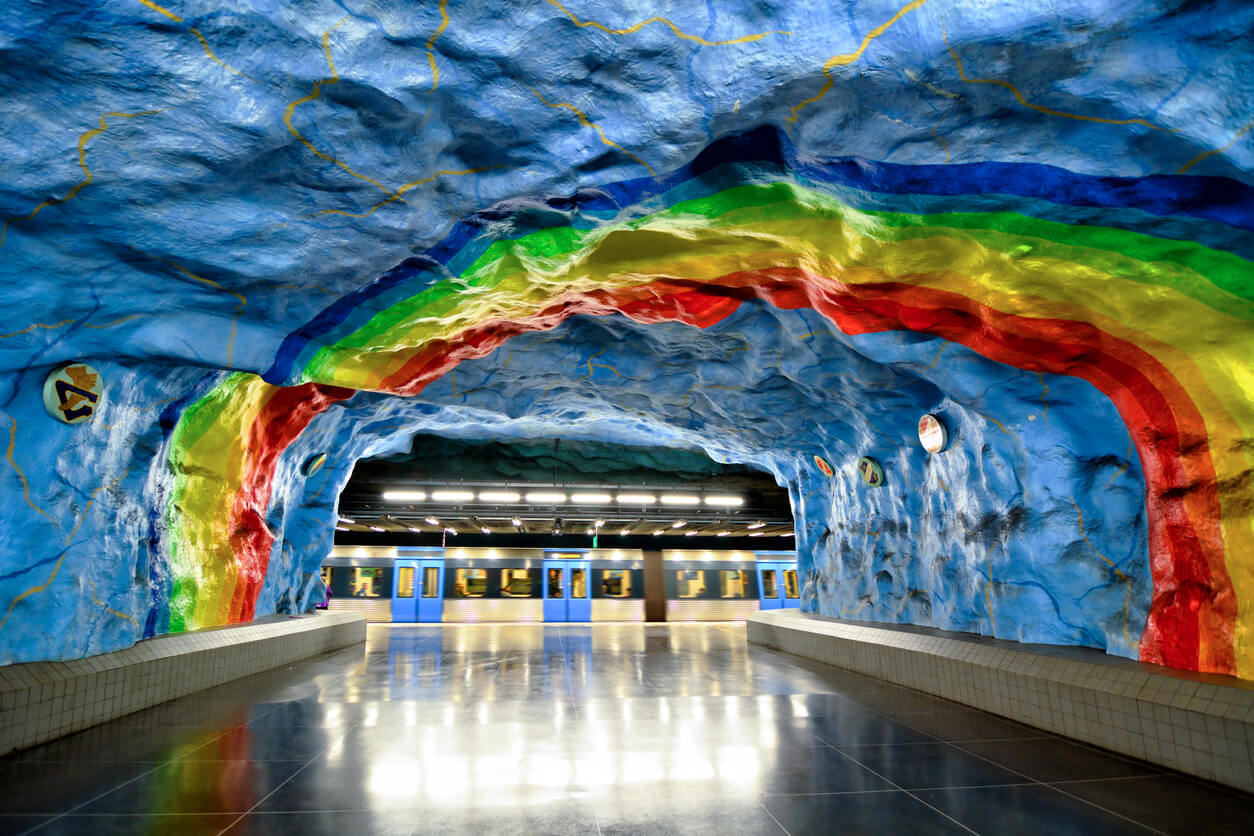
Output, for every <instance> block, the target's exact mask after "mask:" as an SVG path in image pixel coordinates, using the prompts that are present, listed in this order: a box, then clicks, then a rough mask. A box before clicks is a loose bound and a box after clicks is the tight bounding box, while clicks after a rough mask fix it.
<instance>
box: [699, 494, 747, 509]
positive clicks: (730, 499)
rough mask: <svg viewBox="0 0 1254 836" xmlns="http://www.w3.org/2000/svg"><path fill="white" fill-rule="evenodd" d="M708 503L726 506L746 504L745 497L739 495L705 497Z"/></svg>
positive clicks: (733, 506) (732, 506)
mask: <svg viewBox="0 0 1254 836" xmlns="http://www.w3.org/2000/svg"><path fill="white" fill-rule="evenodd" d="M705 504H706V505H719V506H722V507H725V508H735V507H739V506H741V505H744V504H745V501H744V498H743V497H739V496H707V497H706V498H705Z"/></svg>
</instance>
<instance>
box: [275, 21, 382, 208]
mask: <svg viewBox="0 0 1254 836" xmlns="http://www.w3.org/2000/svg"><path fill="white" fill-rule="evenodd" d="M347 21H348V17H347V16H346V17H344V18H341V19H340V21H339V23H336V24H335V25H334V26H332V27H331V28H330V29H328V30H327V31H325V32H323V33H322V51H323V52H324V53H325V54H326V58H327V67H329V68H330V70H331V75H330V77H329V78H326V79H324V80H322V81H315V82H314V84H313V92H312V93H310V94H309V95H308V96H304V97H302V98H299V99H297V100H296V101H294V102H292V103H290V104H289V105H288V106H287V109H286V110H284V111H283V124H285V125H287V129H288V130H289V131H291V133H292V136H294V137H296V138H297V139H298V140H300V142H301V144H302V145H304V146H305V147H306V148H308V149H309V150H310V151H311V152H312V153H313V154H314V155H316V156H318V157H320V158H322V159H324V160H326V161H327V162H330V163H334V164H335V165H337V166H339V167H340V168H342V169H343V170H344V171H346V172H348V173H349V174H351V175H352V176H353V177H356V178H357V179H358V180H363V181H365V182H367V183H369V184H370V185H372V186H374V187H376V188H378V189H379V190H381V191H382V192H383V193H384V194H389V195H393V196H394V197H395V195H394V194H393V192H392V190H391V189H389V188H388V187H387V186H385V185H383V184H382V183H380V182H379V181H378V180H375V179H373V178H371V177H367V176H366V175H364V174H360V173H358V172H356V171H353V169H352V168H350V167H349V165H348V163H345V162H344V161H342V160H340V159H338V158H337V157H333V156H331V155H330V154H324V153H323V152H321V151H319V150H318V149H317V148H316V147H315V146H314V144H313V143H312V142H310V141H309V140H308V139H306V138H305V136H304V135H303V134H301V132H300V131H298V130H296V126H295V125H293V124H292V116H293V115H294V114H295V113H296V108H298V107H300V106H301V105H303V104H305V103H306V102H312V101H314V100H315V99H317V98H318V97H320V96H321V95H322V88H323V87H325V86H327V85H328V84H335V83H336V82H337V81H339V80H340V73H339V70H337V69H336V68H335V59H334V58H333V57H332V56H331V33H332V32H334V31H335V30H336V29H339V28H340V27H341V26H343V25H344V24H345V23H346V22H347Z"/></svg>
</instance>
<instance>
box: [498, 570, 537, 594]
mask: <svg viewBox="0 0 1254 836" xmlns="http://www.w3.org/2000/svg"><path fill="white" fill-rule="evenodd" d="M501 597H503V598H530V597H531V573H530V572H528V571H527V570H526V569H502V570H501Z"/></svg>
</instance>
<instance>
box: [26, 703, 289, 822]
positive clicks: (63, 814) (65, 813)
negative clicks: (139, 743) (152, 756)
mask: <svg viewBox="0 0 1254 836" xmlns="http://www.w3.org/2000/svg"><path fill="white" fill-rule="evenodd" d="M278 710H279V706H277V705H276V706H274V708H271V709H270V711H278ZM270 711H267V712H266V713H265V714H262V715H261V716H262V717H264V716H266V714H269V713H270ZM248 722H251V720H250V721H248ZM248 722H244V723H240V724H238V725H235V726H232V727H231V728H229V729H227V730H226V731H224V732H222V734H220V735H218V736H217V737H214V738H212V739H210V740H206V741H205V742H204V743H202V744H201V745H200V746H197V747H196V748H195V749H192V750H191V752H188V753H187V754H189V755H190V754H192V752H198V751H200V750H201V749H203V748H204V747H206V746H208V745H209V744H210V743H216V742H217V741H219V740H221V739H222V738H224V737H226V736H227V735H228V734H230V733H231V732H233V731H236V730H237V729H242V728H244V727H245V726H247V725H248ZM183 757H184V756H182V755H180V756H179V757H177V758H169V759H167V760H164V761H161V762H160V763H158V764H157V765H156V766H154V767H153V768H152V769H149V770H146V771H144V772H141V773H140V774H138V775H136V776H135V777H134V778H132V779H131V780H129V781H123V782H122V783H121V784H118V785H117V786H115V787H110V788H109V789H107V790H105V791H104V792H102V793H100V795H97V796H96V797H95V798H89V799H87V800H86V801H84V802H82V803H81V804H76V805H75V806H73V807H71V808H70V809H68V810H65V811H63V812H61V813H55V814H52V818H50V819H48V820H47V821H45V822H42V823H41V824H37V825H35V826H34V827H32V828H31V829H30V830H25V831H23V832H22V834H21V836H26V834H27V833H35V832H36V831H38V830H40V829H41V828H44V827H47V826H48V825H50V824H52V823H53V822H55V821H60V820H61V819H63V818H65V817H66V816H68V815H71V814H73V812H74V811H75V810H79V809H82V808H83V807H86V806H87V805H88V804H92V803H94V802H96V801H99V800H100V799H102V798H104V797H105V796H106V795H108V794H109V793H111V792H116V791H117V790H120V789H122V787H128V786H130V785H131V784H133V783H135V782H136V781H138V780H139V779H140V778H146V777H147V776H149V775H151V774H152V773H154V772H156V771H157V770H158V769H160V768H161V767H163V766H165V765H166V764H167V763H174V761H178V760H182V759H183ZM133 762H134V761H133ZM138 762H139V763H146V762H147V761H138Z"/></svg>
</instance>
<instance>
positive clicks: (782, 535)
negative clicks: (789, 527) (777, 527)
mask: <svg viewBox="0 0 1254 836" xmlns="http://www.w3.org/2000/svg"><path fill="white" fill-rule="evenodd" d="M779 536H780V537H792V536H793V532H791V531H789V532H788V533H786V534H780V535H779Z"/></svg>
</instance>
